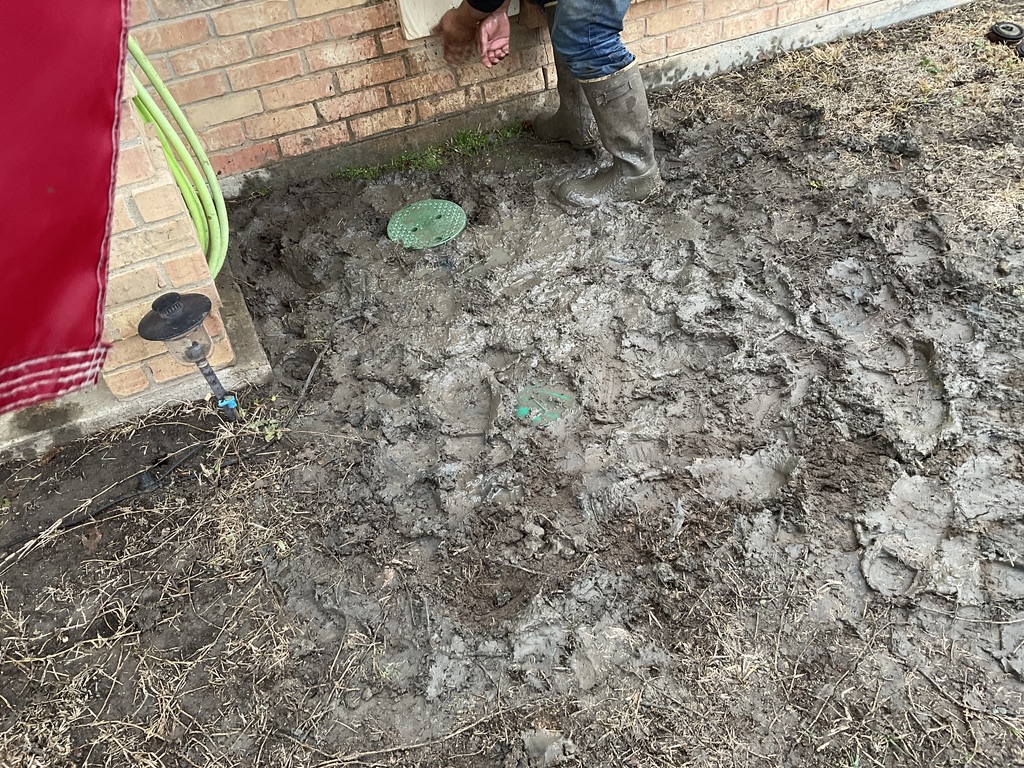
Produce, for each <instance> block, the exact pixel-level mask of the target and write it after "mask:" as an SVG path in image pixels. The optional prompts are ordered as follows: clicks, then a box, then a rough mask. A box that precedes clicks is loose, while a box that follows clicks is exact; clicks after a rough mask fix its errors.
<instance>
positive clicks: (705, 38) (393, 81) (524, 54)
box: [132, 0, 868, 176]
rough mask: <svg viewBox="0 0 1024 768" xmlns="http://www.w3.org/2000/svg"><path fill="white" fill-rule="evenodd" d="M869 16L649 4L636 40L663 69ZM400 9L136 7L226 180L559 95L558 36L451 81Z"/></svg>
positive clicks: (771, 7)
mask: <svg viewBox="0 0 1024 768" xmlns="http://www.w3.org/2000/svg"><path fill="white" fill-rule="evenodd" d="M410 1H414V0H410ZM867 2H868V0H642V1H641V2H637V3H634V4H633V6H632V7H631V8H630V10H629V13H628V15H627V17H626V25H625V30H624V34H623V36H624V39H625V40H626V42H627V44H628V45H629V47H630V49H631V50H632V51H633V52H634V53H635V54H636V55H637V56H638V57H639V58H640V60H641V61H643V62H653V61H657V60H659V59H664V58H666V57H668V56H671V55H673V54H676V53H681V52H684V51H688V50H692V49H695V48H701V47H704V46H708V45H712V44H714V43H718V42H722V41H725V40H728V39H735V38H740V37H743V36H746V35H750V34H753V33H756V32H762V31H765V30H769V29H773V28H775V27H779V26H785V25H788V24H793V23H796V22H799V21H802V20H806V19H811V18H814V17H817V16H821V15H823V14H827V13H831V12H835V11H840V10H846V9H849V8H851V7H853V6H859V5H865V4H866V3H867ZM395 3H396V0H369V1H368V2H366V1H362V0H132V25H133V29H132V34H133V35H134V36H135V38H136V39H137V40H138V41H139V44H140V45H141V46H142V48H143V50H144V51H145V52H146V54H147V56H149V57H150V58H151V59H152V60H153V62H154V64H155V65H156V67H157V71H158V72H159V73H160V75H161V77H163V78H165V80H166V81H167V83H168V84H169V86H170V89H171V92H172V94H173V95H174V97H175V99H176V100H178V101H179V103H180V104H182V106H183V107H184V109H185V112H186V115H187V116H188V118H189V120H190V121H191V122H192V124H193V127H195V128H196V129H197V131H198V133H199V135H200V138H201V139H202V141H203V142H204V146H205V147H206V148H207V150H208V151H209V153H210V155H211V161H212V162H213V164H214V166H215V167H216V169H217V171H218V173H220V174H222V175H225V176H230V175H233V174H237V173H241V172H244V171H248V170H251V169H254V168H259V167H263V166H267V165H271V164H273V163H276V162H279V161H281V160H284V159H287V158H289V157H295V156H298V155H303V154H307V153H310V152H314V151H316V150H319V149H324V148H326V147H332V146H338V145H342V144H346V143H349V142H357V141H360V140H362V139H367V138H370V137H374V136H379V135H381V134H385V133H389V132H393V131H397V130H400V129H402V128H406V127H409V126H413V125H416V124H419V123H423V122H426V121H431V120H435V119H437V118H439V117H443V116H445V115H450V114H455V113H460V112H464V111H466V110H470V109H473V108H476V107H485V106H494V105H498V104H501V103H502V102H505V101H508V100H510V99H513V98H516V97H518V96H522V95H525V94H530V93H537V94H540V93H541V92H543V91H545V90H548V89H551V88H554V87H555V73H554V67H553V66H552V65H551V58H550V53H549V50H548V47H547V45H546V38H547V33H546V31H544V30H534V29H527V28H526V27H525V26H522V25H515V24H514V25H513V46H512V48H513V53H512V55H511V56H510V57H509V59H508V60H506V62H504V63H503V64H502V65H500V66H498V67H495V68H493V69H490V70H488V69H485V68H484V67H482V66H480V65H479V64H474V65H468V66H462V67H459V68H457V69H451V68H449V67H447V66H446V65H445V64H444V62H443V60H442V58H441V55H440V50H439V46H438V44H437V43H436V42H435V41H434V40H430V39H426V40H416V41H412V42H410V41H406V40H405V38H404V37H403V35H402V32H401V30H400V29H399V28H398V11H397V6H396V4H395Z"/></svg>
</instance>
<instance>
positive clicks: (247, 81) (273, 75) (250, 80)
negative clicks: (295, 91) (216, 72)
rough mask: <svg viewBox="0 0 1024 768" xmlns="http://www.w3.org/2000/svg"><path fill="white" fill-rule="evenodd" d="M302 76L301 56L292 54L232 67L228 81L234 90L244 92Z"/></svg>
mask: <svg viewBox="0 0 1024 768" xmlns="http://www.w3.org/2000/svg"><path fill="white" fill-rule="evenodd" d="M301 74H302V62H301V61H300V60H299V54H297V53H290V54H288V55H287V56H278V57H277V58H274V59H263V60H258V61H253V62H252V63H249V64H241V65H239V66H237V67H231V68H230V69H229V70H228V80H229V81H230V83H231V88H232V90H235V91H242V90H245V89H247V88H256V87H258V86H261V85H267V84H268V83H277V82H280V81H281V80H288V79H290V78H293V77H298V76H299V75H301Z"/></svg>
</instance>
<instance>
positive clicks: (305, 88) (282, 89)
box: [260, 72, 334, 109]
mask: <svg viewBox="0 0 1024 768" xmlns="http://www.w3.org/2000/svg"><path fill="white" fill-rule="evenodd" d="M260 95H261V96H262V97H263V106H264V107H266V108H267V109H281V108H283V107H292V106H295V105H296V104H308V103H310V102H312V101H316V100H317V99H326V98H328V97H330V96H333V95H334V76H333V75H331V74H330V73H327V72H325V73H324V74H321V75H313V76H311V77H304V78H302V79H301V80H293V81H291V82H288V83H282V84H281V85H275V86H272V87H270V88H262V89H261V90H260Z"/></svg>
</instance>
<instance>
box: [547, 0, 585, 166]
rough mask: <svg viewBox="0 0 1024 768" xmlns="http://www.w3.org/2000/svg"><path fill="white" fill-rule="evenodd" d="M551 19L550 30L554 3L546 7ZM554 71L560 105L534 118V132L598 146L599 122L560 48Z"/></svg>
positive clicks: (578, 146)
mask: <svg viewBox="0 0 1024 768" xmlns="http://www.w3.org/2000/svg"><path fill="white" fill-rule="evenodd" d="M544 13H545V15H546V16H547V19H548V30H549V31H550V30H551V27H552V25H554V23H555V6H554V5H549V6H547V7H546V8H545V9H544ZM552 52H553V53H554V56H555V72H556V73H558V109H557V110H556V111H555V112H553V113H552V114H550V115H539V116H538V117H535V118H534V120H533V132H534V133H536V134H537V137H538V138H539V139H540V140H541V141H567V142H569V143H570V144H572V145H573V146H574V147H576V149H590V148H591V147H596V146H597V123H595V122H594V115H593V113H592V112H591V111H590V105H589V104H588V103H587V97H586V96H584V95H583V88H582V87H581V86H580V82H579V80H577V79H576V78H575V77H573V75H572V72H570V71H569V66H568V65H567V64H566V63H565V59H563V58H562V57H561V56H560V55H559V54H558V52H557V51H555V50H554V49H552Z"/></svg>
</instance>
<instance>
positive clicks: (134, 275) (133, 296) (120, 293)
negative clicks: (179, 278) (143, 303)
mask: <svg viewBox="0 0 1024 768" xmlns="http://www.w3.org/2000/svg"><path fill="white" fill-rule="evenodd" d="M163 288H164V283H163V280H161V278H160V275H159V273H157V271H156V266H155V265H153V264H147V265H145V266H144V267H140V268H138V269H132V270H130V271H128V272H122V273H120V274H118V275H111V277H110V279H109V280H108V281H107V305H108V306H112V307H117V306H121V305H123V304H130V303H134V302H136V301H138V300H139V299H141V298H143V297H145V296H151V295H153V294H154V293H157V292H159V291H160V290H161V289H163Z"/></svg>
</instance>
